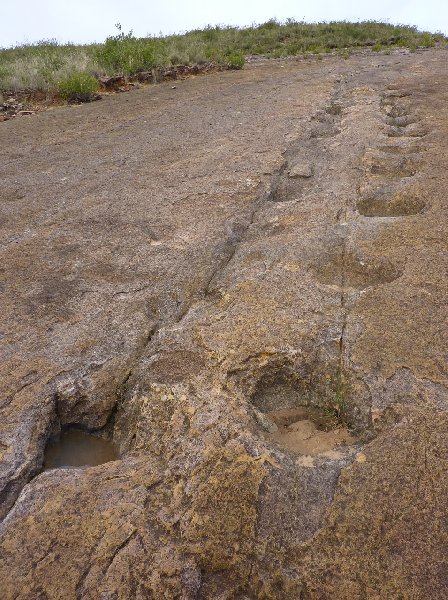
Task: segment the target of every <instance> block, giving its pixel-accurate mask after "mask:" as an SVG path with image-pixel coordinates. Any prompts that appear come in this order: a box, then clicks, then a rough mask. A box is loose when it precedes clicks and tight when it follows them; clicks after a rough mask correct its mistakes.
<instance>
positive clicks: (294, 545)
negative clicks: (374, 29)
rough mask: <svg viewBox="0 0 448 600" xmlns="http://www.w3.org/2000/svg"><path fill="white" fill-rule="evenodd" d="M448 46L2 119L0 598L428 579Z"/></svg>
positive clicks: (441, 491)
mask: <svg viewBox="0 0 448 600" xmlns="http://www.w3.org/2000/svg"><path fill="white" fill-rule="evenodd" d="M446 60H447V51H446V50H441V49H439V50H428V51H425V52H416V53H408V54H405V53H391V54H390V55H388V56H382V55H360V56H355V57H352V58H350V59H349V60H346V61H345V60H343V59H342V58H338V57H329V58H326V59H325V60H322V61H309V62H307V61H302V62H296V61H284V62H281V61H276V62H274V61H272V62H271V61H257V62H255V63H253V64H251V65H249V66H247V67H245V68H244V69H243V70H242V71H239V72H225V73H220V74H213V75H209V76H207V77H206V78H197V79H194V78H193V79H189V80H186V81H179V82H178V84H177V86H176V89H175V90H174V89H172V88H171V85H170V84H169V83H168V84H160V85H158V86H153V87H147V88H144V89H140V90H135V91H133V92H132V93H130V94H126V95H117V96H110V97H107V98H105V99H103V101H102V102H101V103H95V104H92V105H88V106H82V107H67V108H60V109H56V110H54V111H48V112H46V113H40V114H38V115H33V116H30V117H29V118H27V119H19V120H11V121H6V122H5V123H3V124H2V125H1V127H0V138H1V143H2V148H3V149H4V152H3V156H2V165H1V170H2V177H1V182H0V209H1V215H2V218H1V228H2V242H1V252H2V259H1V277H2V282H1V283H0V291H1V297H2V307H3V310H2V314H3V319H2V325H1V352H2V360H1V361H0V381H1V386H2V387H1V397H0V413H1V415H0V418H1V421H0V423H1V426H0V509H1V517H2V519H3V521H2V522H1V524H0V559H1V560H0V582H1V586H0V589H1V594H2V598H5V599H6V600H10V599H11V600H12V599H14V600H35V599H40V598H42V599H44V598H45V599H48V600H56V599H60V598H64V599H72V598H73V599H78V598H86V599H90V598H91V599H92V600H93V599H98V598H101V599H104V600H106V599H107V600H127V599H129V598H136V599H139V600H140V599H143V598H148V599H155V600H159V599H160V598H167V599H175V598H179V599H183V600H190V599H191V600H193V599H196V598H198V599H204V600H205V599H212V598H213V599H215V598H219V599H221V600H224V599H233V598H239V599H241V600H243V599H244V600H248V599H266V600H276V599H278V600H281V599H285V600H286V599H288V600H289V599H292V598H297V599H302V600H315V599H316V600H317V599H319V600H326V599H328V600H330V599H332V600H333V599H337V600H345V599H346V600H358V599H359V600H388V599H390V600H398V599H400V600H427V599H428V598H431V600H442V599H445V598H446V597H447V596H448V580H447V576H446V573H447V564H446V556H448V522H447V513H446V497H447V493H448V489H447V472H448V455H447V450H446V449H447V447H448V446H447V442H448V439H447V437H448V422H447V410H448V381H447V370H446V365H447V360H446V359H447V356H446V332H447V322H446V314H447V311H446V305H447V282H446V275H447V264H448V257H447V256H448V255H447V239H448V235H447V221H446V211H447V203H446V194H445V190H446V186H447V175H446V173H447V161H446V146H447V143H448V107H447V104H446V97H447V93H448V80H447V77H446ZM70 427H77V428H78V429H83V430H85V431H91V432H95V433H96V434H97V435H99V436H102V437H106V438H110V439H111V440H113V442H114V444H115V445H116V448H117V449H118V450H119V459H118V460H115V461H110V462H107V463H104V464H100V465H97V466H91V467H80V468H56V469H51V470H46V471H44V472H42V466H43V462H44V451H45V448H46V446H47V444H48V443H49V442H50V441H51V440H52V439H55V437H57V436H58V435H59V433H60V432H61V431H64V430H66V429H67V428H70Z"/></svg>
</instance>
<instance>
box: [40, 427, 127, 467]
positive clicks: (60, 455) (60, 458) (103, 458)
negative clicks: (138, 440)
mask: <svg viewBox="0 0 448 600" xmlns="http://www.w3.org/2000/svg"><path fill="white" fill-rule="evenodd" d="M118 458H119V456H118V452H117V450H116V448H115V446H114V444H113V443H112V442H111V441H110V440H105V439H104V438H100V437H97V436H96V435H92V434H91V433H86V432H84V431H80V430H78V429H70V430H69V431H66V432H64V433H62V434H61V436H60V437H59V439H58V440H57V441H55V442H52V443H49V444H48V446H47V448H46V449H45V457H44V467H43V470H44V471H46V470H48V469H57V468H59V467H86V466H95V465H101V464H103V463H106V462H109V461H111V460H117V459H118Z"/></svg>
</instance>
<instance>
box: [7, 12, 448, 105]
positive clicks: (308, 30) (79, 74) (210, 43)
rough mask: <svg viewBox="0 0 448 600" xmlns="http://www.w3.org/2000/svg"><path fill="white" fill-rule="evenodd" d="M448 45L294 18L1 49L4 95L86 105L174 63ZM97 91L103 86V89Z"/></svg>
mask: <svg viewBox="0 0 448 600" xmlns="http://www.w3.org/2000/svg"><path fill="white" fill-rule="evenodd" d="M440 42H442V43H445V42H446V38H445V37H444V36H443V35H442V34H431V33H428V32H421V31H418V30H417V28H415V27H410V26H404V25H397V26H395V25H391V24H388V23H379V22H375V21H366V22H359V23H348V22H345V21H344V22H330V23H317V24H307V23H303V22H297V21H294V20H293V19H288V20H287V21H286V22H285V23H280V22H278V21H276V20H270V21H268V22H266V23H264V24H262V25H253V26H251V27H243V28H235V27H224V26H216V27H211V26H210V27H207V28H205V29H202V30H199V29H197V30H194V31H190V32H187V33H184V34H178V35H171V36H166V37H148V38H136V37H134V36H133V34H132V32H129V33H124V32H123V31H122V29H121V26H120V25H117V34H116V35H113V36H110V37H108V38H107V39H106V41H105V42H104V43H103V44H91V45H85V46H78V45H74V44H65V45H61V44H58V43H57V42H56V41H55V40H43V41H40V42H37V43H35V44H29V45H21V46H17V47H15V48H9V49H3V50H0V92H1V91H3V92H20V91H28V92H45V93H47V94H54V95H60V96H62V97H65V98H66V99H67V100H70V99H77V100H80V99H81V98H82V97H83V94H84V92H85V90H86V86H87V87H88V88H89V90H90V91H89V93H88V94H87V96H86V98H87V97H88V96H89V94H92V93H93V91H94V90H93V79H95V80H96V81H97V80H98V78H99V77H101V76H107V75H118V74H120V75H124V76H127V77H132V76H135V75H136V74H137V73H139V72H141V71H148V70H151V69H153V68H158V67H168V66H172V65H178V64H183V65H191V64H204V63H208V62H213V63H217V64H219V65H228V66H229V68H235V69H239V68H242V67H243V65H244V60H245V56H247V55H264V56H267V57H273V58H279V57H284V56H296V55H307V54H310V53H311V54H322V53H328V52H332V51H336V52H338V53H339V54H340V55H341V56H343V57H344V58H348V57H349V56H350V51H351V50H352V49H354V48H364V47H370V48H372V50H373V51H390V49H391V48H394V47H407V48H410V49H411V50H415V49H416V48H418V47H426V48H427V47H431V46H434V45H436V44H437V43H440ZM97 87H98V84H97Z"/></svg>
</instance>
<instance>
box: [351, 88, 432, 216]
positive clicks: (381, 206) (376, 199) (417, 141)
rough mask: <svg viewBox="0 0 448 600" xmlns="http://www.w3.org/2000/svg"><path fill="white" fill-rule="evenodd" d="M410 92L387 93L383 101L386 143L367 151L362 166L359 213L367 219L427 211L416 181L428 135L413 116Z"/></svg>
mask: <svg viewBox="0 0 448 600" xmlns="http://www.w3.org/2000/svg"><path fill="white" fill-rule="evenodd" d="M409 96H410V94H409V92H404V91H401V90H396V89H393V90H387V91H386V92H384V93H383V96H382V99H381V110H382V112H383V113H384V123H385V136H386V139H385V142H384V144H383V145H382V146H380V147H378V148H375V149H368V150H366V152H365V154H364V156H363V159H362V164H363V168H364V173H365V177H364V180H363V182H362V184H361V185H360V188H359V199H358V201H357V206H356V207H357V210H358V211H359V213H360V214H362V215H364V216H366V217H399V216H407V215H414V214H418V213H420V212H422V211H423V209H424V208H425V201H424V200H423V198H422V197H420V196H419V194H418V191H417V186H415V184H414V182H413V180H412V178H413V177H414V175H416V173H417V172H418V169H419V166H420V164H421V159H422V154H423V152H425V150H426V148H425V146H424V144H423V142H422V138H423V137H425V136H426V135H427V133H428V131H427V130H426V128H425V127H424V125H423V124H422V123H421V122H420V120H419V119H418V118H417V117H416V116H415V115H413V114H412V113H411V110H410V100H409Z"/></svg>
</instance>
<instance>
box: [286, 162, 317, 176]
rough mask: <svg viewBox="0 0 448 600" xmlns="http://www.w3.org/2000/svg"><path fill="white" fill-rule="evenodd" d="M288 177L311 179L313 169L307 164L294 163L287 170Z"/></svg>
mask: <svg viewBox="0 0 448 600" xmlns="http://www.w3.org/2000/svg"><path fill="white" fill-rule="evenodd" d="M288 175H289V176H290V177H293V178H294V177H305V178H307V177H312V175H313V167H312V166H311V165H310V164H309V163H301V162H299V163H295V164H293V165H292V166H291V167H290V168H289V170H288Z"/></svg>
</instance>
